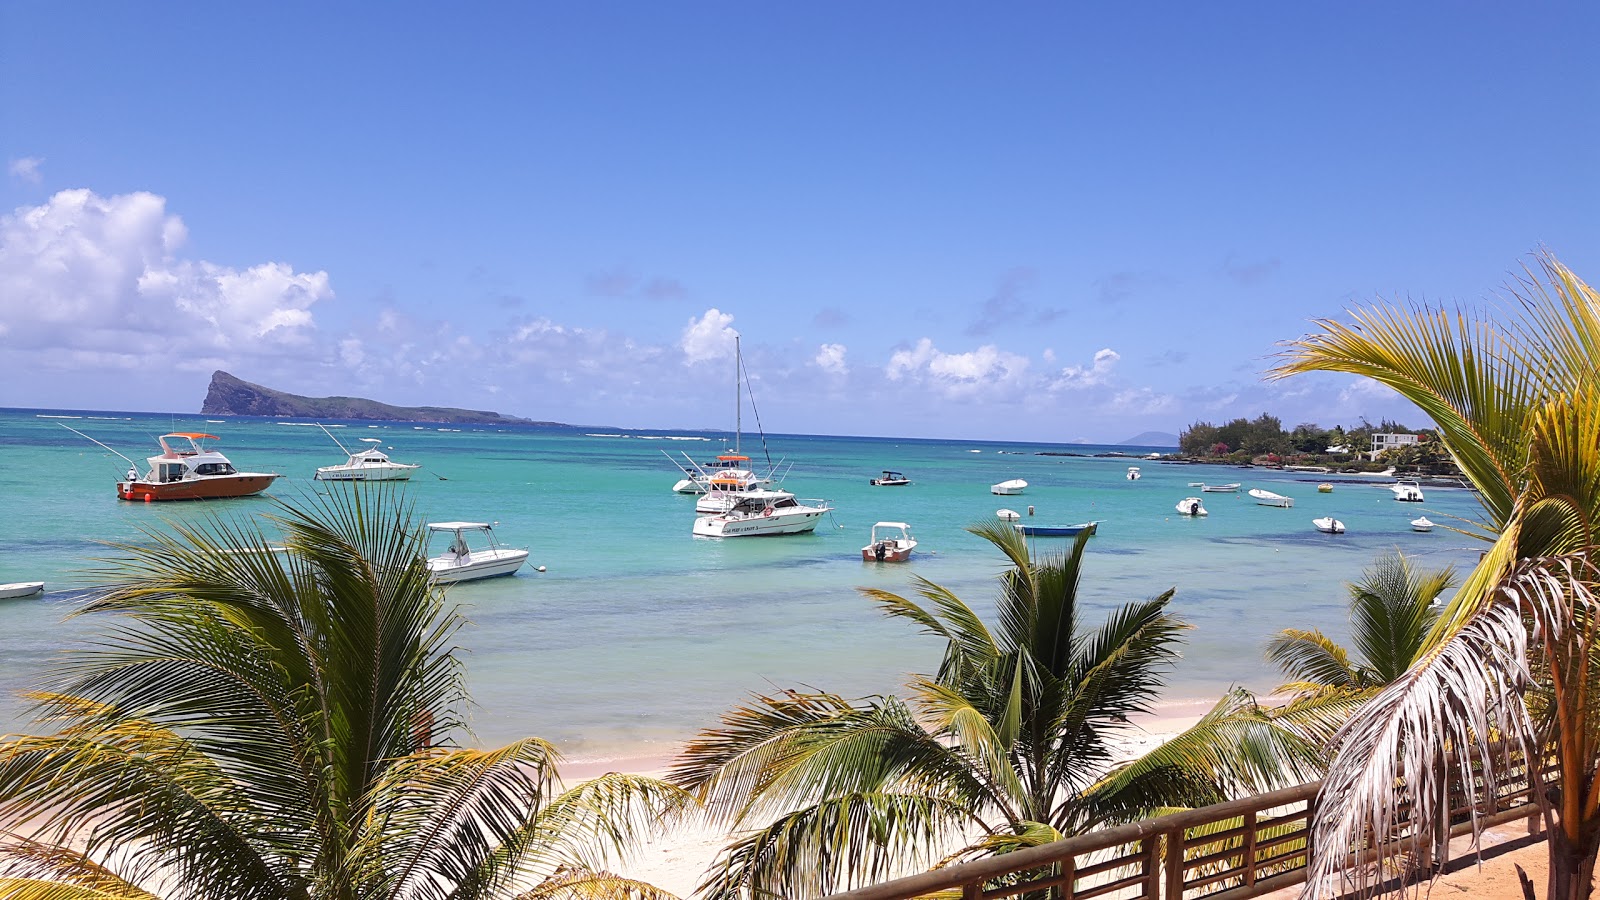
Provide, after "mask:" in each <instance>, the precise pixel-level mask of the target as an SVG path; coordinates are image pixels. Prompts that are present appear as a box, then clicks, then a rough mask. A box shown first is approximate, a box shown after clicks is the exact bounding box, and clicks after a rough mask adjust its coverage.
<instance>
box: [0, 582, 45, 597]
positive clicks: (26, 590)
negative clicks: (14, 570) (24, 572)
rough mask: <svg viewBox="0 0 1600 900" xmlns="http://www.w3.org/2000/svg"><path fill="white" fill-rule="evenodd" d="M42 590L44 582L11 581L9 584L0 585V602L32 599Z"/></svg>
mask: <svg viewBox="0 0 1600 900" xmlns="http://www.w3.org/2000/svg"><path fill="white" fill-rule="evenodd" d="M43 590H44V582H42V581H13V582H12V583H10V584H0V600H14V599H16V598H18V597H32V596H33V595H34V594H37V593H40V592H41V591H43Z"/></svg>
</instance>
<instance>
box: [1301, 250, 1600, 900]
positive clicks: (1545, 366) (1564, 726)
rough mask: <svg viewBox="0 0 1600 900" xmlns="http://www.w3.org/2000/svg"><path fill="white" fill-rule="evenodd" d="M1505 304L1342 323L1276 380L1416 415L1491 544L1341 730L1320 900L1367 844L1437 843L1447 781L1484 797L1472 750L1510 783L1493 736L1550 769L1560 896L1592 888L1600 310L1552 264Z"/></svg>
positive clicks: (1543, 797)
mask: <svg viewBox="0 0 1600 900" xmlns="http://www.w3.org/2000/svg"><path fill="white" fill-rule="evenodd" d="M1510 293H1511V295H1512V297H1513V298H1514V299H1515V301H1516V306H1515V307H1514V308H1513V309H1512V310H1511V311H1510V316H1509V319H1508V320H1507V321H1500V320H1497V319H1496V318H1494V317H1492V316H1490V315H1488V314H1485V313H1482V312H1476V311H1470V310H1464V309H1456V310H1446V309H1428V308H1425V307H1416V306H1404V307H1402V306H1394V305H1380V306H1378V307H1376V308H1373V309H1370V310H1366V311H1362V312H1357V313H1354V314H1353V321H1352V322H1350V323H1348V324H1345V323H1340V322H1334V321H1326V320H1323V321H1319V322H1318V323H1317V325H1318V327H1319V328H1320V329H1321V332H1320V333H1317V334H1313V335H1310V336H1307V337H1303V338H1301V339H1299V340H1297V341H1293V342H1291V343H1289V344H1288V346H1287V349H1286V351H1285V353H1284V357H1283V360H1282V362H1281V363H1280V364H1279V365H1278V366H1277V367H1276V368H1275V369H1274V371H1273V374H1274V375H1275V376H1277V377H1285V376H1289V375H1294V374H1296V373H1301V372H1311V371H1331V372H1345V373H1350V374H1356V375H1363V376H1366V377H1369V378H1372V379H1374V380H1376V381H1378V382H1379V383H1381V384H1384V385H1387V386H1389V387H1391V388H1393V389H1394V390H1396V391H1398V392H1399V393H1400V394H1401V396H1403V397H1405V398H1406V399H1408V400H1410V401H1411V402H1413V403H1415V404H1416V405H1417V406H1418V408H1419V409H1421V410H1422V411H1423V412H1424V413H1426V414H1427V415H1428V416H1429V417H1431V418H1432V419H1433V421H1434V422H1435V423H1437V425H1438V433H1439V437H1440V440H1441V441H1442V442H1443V443H1444V445H1445V447H1446V449H1448V450H1449V451H1450V453H1451V455H1452V456H1453V457H1454V458H1455V460H1456V462H1457V464H1459V465H1460V467H1461V470H1462V472H1463V473H1464V474H1465V475H1466V477H1467V478H1468V479H1470V480H1471V482H1472V484H1473V485H1474V486H1475V487H1476V488H1477V489H1478V491H1479V496H1480V497H1481V500H1482V504H1483V511H1484V522H1483V529H1484V534H1483V536H1484V537H1485V539H1486V540H1487V541H1489V542H1490V543H1489V546H1488V550H1487V551H1486V552H1485V554H1484V556H1483V558H1482V560H1481V561H1480V562H1479V563H1478V565H1477V566H1476V567H1475V568H1474V569H1473V571H1472V572H1471V573H1470V574H1469V575H1468V576H1467V578H1466V580H1465V582H1464V584H1463V586H1462V588H1461V590H1460V591H1459V592H1458V593H1457V594H1456V597H1455V599H1454V600H1453V601H1452V602H1451V603H1450V604H1449V606H1448V607H1447V608H1446V609H1445V611H1444V613H1443V614H1442V615H1441V616H1440V617H1439V620H1438V622H1437V623H1436V624H1435V625H1434V626H1433V630H1432V633H1431V634H1430V635H1429V639H1428V643H1429V648H1428V649H1427V650H1426V651H1424V653H1423V654H1422V655H1421V656H1420V657H1419V658H1418V659H1417V660H1416V661H1415V663H1414V664H1413V665H1412V667H1411V669H1410V670H1409V671H1408V672H1407V673H1406V675H1405V676H1404V677H1403V678H1401V679H1400V680H1398V681H1396V682H1394V684H1392V685H1391V686H1390V687H1389V688H1388V689H1386V690H1385V691H1384V692H1383V693H1381V694H1380V695H1379V696H1378V697H1377V698H1375V699H1374V700H1373V701H1372V702H1371V703H1369V704H1368V705H1367V706H1366V707H1364V708H1363V709H1362V711H1361V712H1360V713H1359V714H1358V715H1357V716H1356V717H1355V718H1354V719H1353V720H1352V721H1351V722H1350V723H1349V725H1348V726H1347V727H1346V729H1345V730H1344V732H1343V733H1342V735H1341V742H1340V744H1339V748H1338V755H1337V758H1336V760H1335V762H1334V764H1333V767H1332V769H1331V770H1330V772H1329V776H1328V779H1327V782H1326V784H1325V787H1324V792H1323V796H1324V801H1323V802H1322V803H1321V805H1320V809H1322V810H1323V811H1324V812H1323V814H1322V815H1321V816H1320V818H1319V821H1318V823H1317V829H1318V838H1317V841H1316V846H1317V847H1320V848H1323V849H1324V850H1325V851H1326V852H1324V853H1321V854H1319V856H1318V858H1317V859H1316V860H1315V861H1314V866H1313V872H1312V880H1311V882H1310V887H1309V890H1311V891H1313V892H1319V894H1326V893H1330V892H1333V891H1336V890H1338V888H1339V885H1340V884H1341V883H1342V882H1341V879H1345V878H1351V879H1354V880H1355V881H1356V883H1357V884H1358V885H1363V884H1365V881H1364V879H1365V878H1366V877H1367V876H1366V873H1365V872H1364V871H1357V872H1354V873H1350V872H1345V871H1343V869H1342V863H1343V853H1344V850H1345V849H1346V848H1349V847H1351V846H1353V845H1354V844H1355V842H1356V841H1357V839H1358V837H1359V836H1360V835H1361V834H1363V833H1374V834H1390V833H1394V832H1393V830H1392V829H1393V828H1395V827H1396V826H1397V825H1398V824H1400V823H1401V821H1402V818H1401V817H1402V816H1404V817H1405V818H1406V819H1407V820H1409V821H1410V822H1412V823H1413V825H1412V826H1407V827H1419V828H1420V831H1419V832H1418V834H1417V839H1418V840H1419V841H1430V842H1431V841H1434V840H1435V839H1436V837H1437V836H1436V835H1434V834H1432V833H1429V830H1430V829H1435V828H1437V826H1438V823H1439V822H1441V820H1443V819H1445V818H1446V813H1447V810H1446V809H1445V806H1446V804H1447V801H1446V798H1447V797H1448V796H1449V791H1448V789H1447V788H1448V786H1449V785H1450V784H1451V783H1454V784H1455V785H1457V786H1458V787H1459V788H1460V789H1461V790H1464V791H1465V792H1466V793H1467V796H1468V797H1470V798H1472V799H1474V800H1476V799H1477V797H1478V791H1477V789H1476V788H1475V787H1474V785H1473V783H1472V780H1471V779H1470V778H1469V777H1467V776H1466V774H1465V771H1464V769H1465V767H1466V766H1467V765H1468V764H1469V762H1470V758H1471V756H1472V755H1473V754H1479V755H1481V756H1483V757H1484V758H1486V759H1487V760H1488V762H1489V763H1490V764H1489V765H1488V767H1487V768H1488V770H1489V773H1488V774H1489V776H1490V779H1491V780H1493V779H1494V778H1495V777H1496V773H1504V772H1506V771H1507V767H1508V766H1509V764H1510V761H1509V760H1508V759H1506V758H1504V757H1503V756H1502V755H1500V754H1498V753H1496V752H1495V745H1493V744H1491V741H1495V740H1496V739H1499V738H1504V741H1503V742H1502V743H1501V744H1500V746H1502V747H1505V748H1509V749H1508V750H1507V752H1510V751H1512V750H1515V751H1519V752H1522V753H1530V754H1535V755H1538V756H1539V757H1540V758H1544V757H1545V756H1548V757H1549V758H1550V759H1552V760H1553V763H1554V769H1555V772H1556V777H1555V780H1554V783H1553V784H1551V785H1542V784H1539V783H1538V782H1539V780H1540V779H1541V771H1542V769H1543V767H1542V766H1533V767H1532V769H1533V773H1532V775H1531V777H1532V778H1533V779H1534V780H1535V782H1536V785H1535V786H1536V787H1537V788H1538V789H1537V790H1535V791H1534V795H1535V797H1536V798H1537V799H1538V800H1539V801H1540V802H1541V803H1542V804H1544V817H1545V820H1546V825H1547V826H1548V830H1549V834H1550V841H1549V850H1550V881H1549V892H1548V896H1549V898H1551V900H1570V898H1581V897H1587V896H1588V895H1589V892H1590V884H1591V882H1592V879H1593V874H1594V863H1595V856H1596V850H1597V849H1600V701H1597V699H1596V698H1600V665H1596V663H1597V662H1600V658H1597V657H1596V654H1597V653H1600V643H1597V642H1596V640H1595V638H1596V636H1597V629H1600V614H1597V610H1596V606H1595V597H1596V592H1597V590H1600V573H1597V569H1596V566H1595V562H1596V557H1595V555H1594V548H1595V541H1596V538H1597V537H1600V443H1597V438H1596V435H1600V365H1597V360H1600V296H1597V295H1596V294H1595V291H1594V290H1593V289H1592V288H1590V287H1589V286H1588V285H1587V284H1585V283H1584V282H1583V281H1582V280H1581V279H1579V278H1578V277H1577V276H1576V275H1574V274H1573V273H1572V272H1571V271H1570V270H1569V269H1567V268H1566V267H1565V266H1563V265H1562V264H1561V263H1560V262H1559V261H1557V260H1556V258H1555V257H1554V256H1552V255H1550V254H1548V253H1545V254H1541V255H1540V256H1539V257H1538V264H1537V269H1536V270H1533V271H1529V272H1528V274H1527V277H1526V278H1525V279H1523V280H1520V281H1519V282H1517V283H1516V284H1515V285H1513V286H1512V287H1511V289H1510ZM1437 772H1442V773H1444V774H1443V776H1442V778H1441V777H1438V776H1436V775H1435V773H1437ZM1397 784H1404V785H1407V786H1408V790H1407V791H1405V792H1397V791H1396V790H1395V789H1394V788H1395V785H1397ZM1490 786H1491V787H1492V784H1491V785H1490ZM1401 793H1403V794H1404V796H1403V797H1402V796H1397V795H1399V794H1401ZM1405 803H1410V804H1412V808H1411V810H1410V811H1409V812H1402V811H1401V807H1402V806H1403V805H1404V804H1405ZM1416 823H1420V825H1417V824H1416Z"/></svg>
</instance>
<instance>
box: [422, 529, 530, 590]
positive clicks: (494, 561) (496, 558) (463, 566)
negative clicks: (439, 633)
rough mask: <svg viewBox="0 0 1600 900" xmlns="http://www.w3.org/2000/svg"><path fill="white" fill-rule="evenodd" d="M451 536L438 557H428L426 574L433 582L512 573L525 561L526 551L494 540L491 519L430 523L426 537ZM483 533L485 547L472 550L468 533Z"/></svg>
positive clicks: (471, 579)
mask: <svg viewBox="0 0 1600 900" xmlns="http://www.w3.org/2000/svg"><path fill="white" fill-rule="evenodd" d="M443 534H448V535H451V539H450V545H449V546H448V547H446V548H445V551H444V552H443V553H441V554H439V555H438V556H429V557H428V558H427V565H428V576H429V577H430V578H431V579H432V580H433V583H434V584H455V583H457V582H461V581H477V580H478V579H480V578H494V577H497V576H500V575H511V574H513V573H515V572H516V571H517V570H518V569H520V568H522V564H523V563H524V562H527V561H528V551H526V550H518V549H515V548H512V547H502V546H500V545H499V543H498V542H496V541H495V539H494V524H493V523H490V522H429V523H428V540H429V542H430V543H431V542H432V541H433V537H434V535H443ZM469 534H473V535H482V536H483V537H484V538H485V540H486V542H487V544H488V546H487V547H485V548H483V549H481V550H474V549H472V547H471V546H469V545H468V543H467V535H469Z"/></svg>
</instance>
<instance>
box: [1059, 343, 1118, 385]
mask: <svg viewBox="0 0 1600 900" xmlns="http://www.w3.org/2000/svg"><path fill="white" fill-rule="evenodd" d="M1120 359H1122V354H1120V353H1118V352H1117V351H1115V350H1113V349H1111V348H1110V347H1106V348H1104V349H1101V350H1097V351H1095V354H1094V361H1093V362H1091V363H1090V364H1089V365H1088V366H1067V367H1066V368H1064V369H1062V370H1061V374H1060V376H1058V377H1057V378H1056V380H1055V383H1054V384H1053V385H1051V386H1052V387H1054V388H1057V389H1067V390H1078V389H1081V388H1087V387H1095V386H1096V385H1101V384H1105V383H1106V379H1108V378H1110V377H1111V370H1112V369H1113V368H1114V367H1115V366H1116V364H1117V360H1120Z"/></svg>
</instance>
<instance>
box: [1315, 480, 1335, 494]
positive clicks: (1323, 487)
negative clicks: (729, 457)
mask: <svg viewBox="0 0 1600 900" xmlns="http://www.w3.org/2000/svg"><path fill="white" fill-rule="evenodd" d="M1317 493H1319V494H1331V493H1333V485H1331V484H1329V483H1327V482H1326V481H1324V482H1323V483H1321V484H1319V485H1317Z"/></svg>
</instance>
